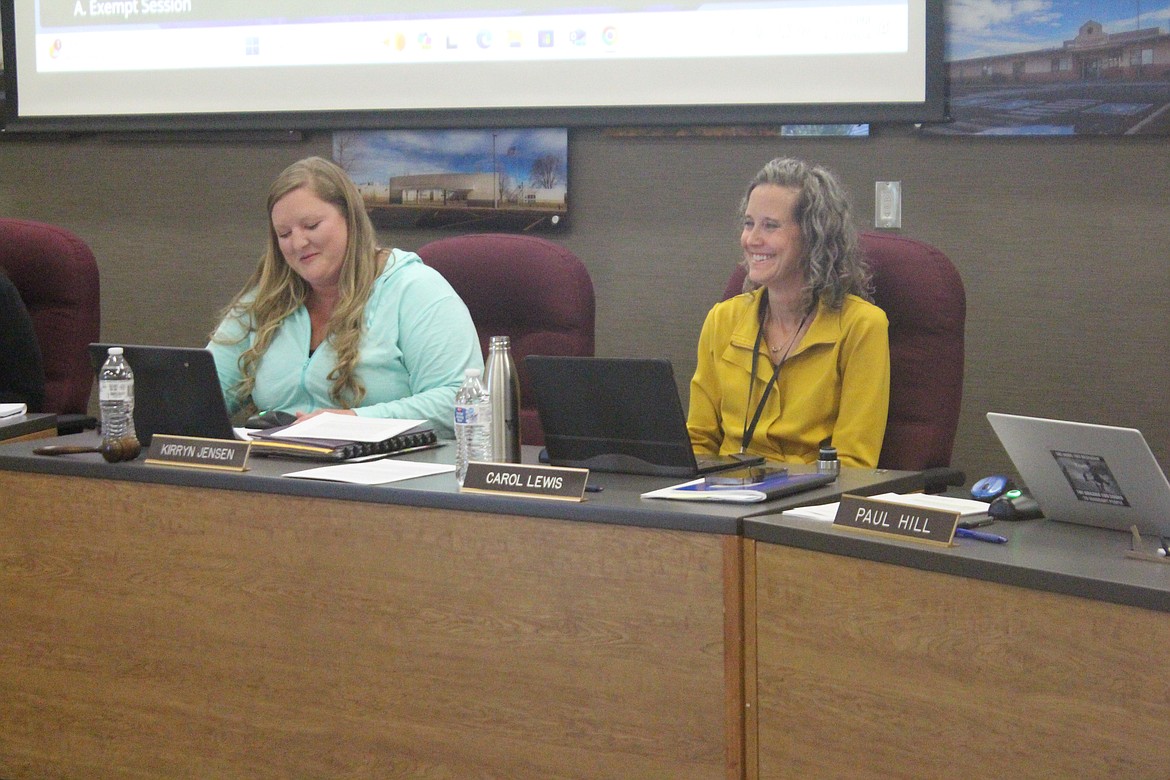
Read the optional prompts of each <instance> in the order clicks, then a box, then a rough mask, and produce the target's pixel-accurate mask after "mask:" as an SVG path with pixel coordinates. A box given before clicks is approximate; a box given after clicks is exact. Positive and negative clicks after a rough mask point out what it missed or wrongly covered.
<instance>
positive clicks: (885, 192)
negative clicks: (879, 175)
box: [873, 181, 902, 228]
mask: <svg viewBox="0 0 1170 780" xmlns="http://www.w3.org/2000/svg"><path fill="white" fill-rule="evenodd" d="M873 226H874V227H876V228H900V227H902V182H900V181H879V182H875V183H874V188H873Z"/></svg>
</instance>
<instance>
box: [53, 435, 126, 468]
mask: <svg viewBox="0 0 1170 780" xmlns="http://www.w3.org/2000/svg"><path fill="white" fill-rule="evenodd" d="M87 452H96V453H99V454H100V455H101V456H102V457H103V458H105V459H106V462H107V463H120V462H121V461H124V460H134V459H135V458H137V457H138V454H139V453H140V452H142V445H141V444H139V443H138V439H136V438H134V437H133V436H127V437H125V438H122V439H114V440H113V441H104V440H103V441H102V443H101V444H99V445H98V446H96V447H84V446H82V445H80V444H48V445H46V446H44V447H37V448H36V449H34V450H33V453H34V454H36V455H82V454H84V453H87Z"/></svg>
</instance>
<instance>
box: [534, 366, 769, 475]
mask: <svg viewBox="0 0 1170 780" xmlns="http://www.w3.org/2000/svg"><path fill="white" fill-rule="evenodd" d="M525 365H527V367H528V375H529V378H530V379H531V381H532V387H533V391H534V393H535V395H536V408H537V411H538V413H539V414H540V424H541V427H542V428H543V429H544V441H545V447H546V449H547V450H548V457H549V462H550V463H552V464H553V465H554V466H575V467H579V468H588V469H592V470H594V471H610V472H619V473H625V474H650V475H656V476H669V477H691V476H696V475H698V474H701V473H706V472H710V471H718V470H721V469H727V468H735V467H737V466H742V465H743V464H744V462H745V461H744V460H743V459H741V458H734V457H717V458H715V457H713V458H703V459H702V461H696V459H695V455H694V451H693V450H692V448H691V441H690V437H689V435H688V434H687V425H686V415H685V414H684V412H683V408H682V403H681V401H680V400H679V394H678V386H677V385H676V384H675V382H674V371H673V369H672V368H671V364H670V361H668V360H662V359H655V358H600V357H564V356H550V355H529V356H528V357H527V358H525ZM753 460H754V461H755V462H759V461H761V460H762V459H761V458H754V459H753Z"/></svg>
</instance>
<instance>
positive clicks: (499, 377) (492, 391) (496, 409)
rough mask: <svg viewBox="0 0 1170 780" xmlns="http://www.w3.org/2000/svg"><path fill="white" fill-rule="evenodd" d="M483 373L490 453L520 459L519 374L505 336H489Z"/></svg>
mask: <svg viewBox="0 0 1170 780" xmlns="http://www.w3.org/2000/svg"><path fill="white" fill-rule="evenodd" d="M484 376H485V377H486V381H485V382H484V385H485V386H486V387H487V391H488V396H489V397H490V398H491V404H492V453H493V454H494V455H495V460H496V461H497V462H499V463H519V462H520V377H519V376H518V375H517V374H516V364H515V363H514V362H512V351H511V339H509V338H508V337H507V336H492V340H491V346H490V348H489V350H488V359H487V367H486V369H485V374H484Z"/></svg>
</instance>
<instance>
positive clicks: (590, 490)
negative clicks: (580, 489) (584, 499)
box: [585, 485, 605, 493]
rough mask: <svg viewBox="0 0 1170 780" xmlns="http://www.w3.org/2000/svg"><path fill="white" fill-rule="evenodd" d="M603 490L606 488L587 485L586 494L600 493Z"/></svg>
mask: <svg viewBox="0 0 1170 780" xmlns="http://www.w3.org/2000/svg"><path fill="white" fill-rule="evenodd" d="M603 490H605V488H603V487H602V486H601V485H586V486H585V492H586V493H600V492H601V491H603Z"/></svg>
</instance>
